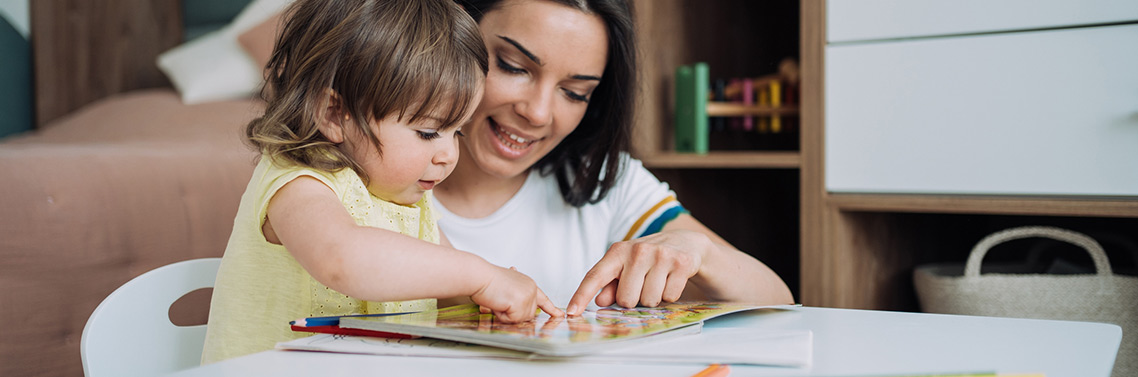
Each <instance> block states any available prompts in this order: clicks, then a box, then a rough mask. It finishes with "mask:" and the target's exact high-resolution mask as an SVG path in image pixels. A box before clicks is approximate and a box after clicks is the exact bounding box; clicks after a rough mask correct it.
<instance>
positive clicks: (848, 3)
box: [826, 0, 1138, 43]
mask: <svg viewBox="0 0 1138 377" xmlns="http://www.w3.org/2000/svg"><path fill="white" fill-rule="evenodd" d="M826 12H827V15H826V17H827V19H826V34H827V40H828V41H829V42H830V43H837V42H853V41H865V40H878V39H896V38H912V37H928V36H941V35H955V34H974V33H988V32H998V31H1012V30H1027V29H1041V28H1057V27H1067V26H1079V25H1094V24H1109V23H1119V22H1133V21H1138V1H1135V0H998V1H993V0H954V1H949V0H937V1H931V0H829V1H827V2H826Z"/></svg>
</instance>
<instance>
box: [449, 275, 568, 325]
mask: <svg viewBox="0 0 1138 377" xmlns="http://www.w3.org/2000/svg"><path fill="white" fill-rule="evenodd" d="M490 267H491V268H492V269H493V273H492V275H491V277H490V280H489V281H488V282H487V283H486V284H485V285H483V286H482V288H481V289H479V290H478V291H477V292H475V293H474V294H473V295H471V296H470V299H471V300H473V301H474V303H476V304H478V305H481V307H482V309H483V310H485V309H489V310H490V312H491V313H493V314H494V316H495V317H497V319H499V320H501V321H502V322H506V323H515V322H525V321H529V320H532V319H533V318H534V316H536V315H537V309H538V308H541V310H544V311H545V312H546V313H549V315H550V316H554V317H560V316H564V315H565V313H564V312H562V311H561V309H558V308H557V306H555V305H553V301H550V300H549V297H547V296H546V295H545V292H542V291H541V288H538V287H537V283H534V281H533V279H530V277H529V276H526V275H525V274H523V273H521V272H518V271H517V270H516V269H513V268H502V267H498V266H490Z"/></svg>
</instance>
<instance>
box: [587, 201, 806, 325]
mask: <svg viewBox="0 0 1138 377" xmlns="http://www.w3.org/2000/svg"><path fill="white" fill-rule="evenodd" d="M689 282H691V283H692V285H693V286H695V288H697V289H696V290H691V289H689V290H688V294H686V295H684V294H683V293H684V290H685V287H687V285H688V283H689ZM598 291H600V293H599V294H598V293H597V292H598ZM692 291H695V292H692ZM594 294H596V303H597V305H598V306H609V305H612V304H614V303H616V304H619V305H620V306H624V307H633V306H636V305H638V304H639V305H645V306H656V305H659V304H660V303H661V302H675V301H677V300H680V298H681V295H682V296H683V298H684V299H691V300H695V299H700V300H702V299H707V300H717V301H738V302H747V303H753V304H758V305H778V304H790V303H793V302H794V298H793V297H792V296H791V294H790V289H788V288H787V286H786V283H785V282H783V281H782V279H781V278H779V277H778V274H776V273H775V272H774V271H772V270H771V269H770V268H769V267H767V265H765V264H763V263H762V262H760V261H759V260H758V259H755V258H753V257H751V256H750V255H747V254H746V253H744V252H742V251H739V249H736V248H735V247H733V246H731V245H730V244H729V243H727V241H725V240H723V238H720V237H719V236H718V235H716V234H715V232H712V231H711V230H710V229H708V228H707V227H706V226H704V225H703V224H702V223H700V222H699V221H698V220H696V219H695V218H694V217H691V215H688V214H683V215H680V216H679V217H676V219H675V220H672V221H670V222H668V224H667V225H665V226H664V229H662V230H661V231H660V232H659V233H656V234H653V235H649V236H646V237H641V238H638V239H634V240H630V241H625V242H617V243H614V244H613V245H612V246H611V247H609V250H608V252H607V253H606V254H605V256H604V257H602V258H601V260H600V261H598V262H597V264H596V265H594V266H593V268H592V269H591V270H589V272H588V273H586V274H585V278H584V280H582V281H581V285H580V286H579V287H578V288H577V292H576V293H574V294H573V298H572V299H570V300H569V308H568V309H569V310H568V314H569V315H578V314H580V313H581V312H582V311H583V310H584V308H585V306H587V305H588V303H589V300H590V299H592V298H593V295H594Z"/></svg>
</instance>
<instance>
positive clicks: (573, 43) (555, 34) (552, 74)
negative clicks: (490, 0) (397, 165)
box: [460, 0, 608, 178]
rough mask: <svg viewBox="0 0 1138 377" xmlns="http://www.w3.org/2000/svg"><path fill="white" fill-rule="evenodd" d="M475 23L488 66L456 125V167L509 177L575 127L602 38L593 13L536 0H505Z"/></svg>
mask: <svg viewBox="0 0 1138 377" xmlns="http://www.w3.org/2000/svg"><path fill="white" fill-rule="evenodd" d="M479 28H480V29H481V30H482V36H483V39H484V40H485V41H486V48H487V51H488V52H489V54H490V56H489V57H490V72H489V73H488V74H487V76H486V91H485V94H484V95H483V97H482V102H481V103H480V104H479V106H478V108H477V110H475V113H474V116H473V117H472V118H471V121H470V123H469V124H467V125H466V126H464V127H463V133H465V134H466V135H467V136H466V137H465V138H463V140H462V159H461V160H460V168H461V165H465V164H469V163H473V164H475V165H477V166H478V167H479V168H480V169H481V170H482V171H484V172H486V173H488V174H490V175H493V176H496V177H502V178H511V177H515V176H518V175H520V174H522V173H524V172H525V171H527V170H528V169H529V168H530V167H531V166H533V165H534V164H535V163H537V161H538V160H540V159H541V158H542V157H544V156H545V155H546V154H547V153H549V152H550V151H552V150H553V148H554V147H556V146H557V144H558V143H560V142H561V141H562V140H564V139H565V137H566V136H568V135H569V133H571V132H573V130H574V129H576V128H577V125H578V123H580V121H581V118H582V117H583V116H584V115H585V108H586V107H587V106H588V101H589V99H590V98H591V97H592V93H593V89H595V88H596V87H597V85H598V84H599V83H600V79H601V75H602V73H603V72H604V69H605V63H606V59H607V56H608V36H607V33H606V31H605V26H604V23H603V21H602V20H601V19H600V18H599V17H597V16H595V15H589V14H585V13H583V12H581V11H579V10H576V9H573V8H569V7H566V6H563V5H560V4H556V3H553V2H550V1H538V0H507V1H504V2H503V3H502V4H501V5H500V6H499V7H498V8H496V9H494V10H493V11H490V12H488V13H486V15H484V16H483V18H482V21H481V22H480V24H479Z"/></svg>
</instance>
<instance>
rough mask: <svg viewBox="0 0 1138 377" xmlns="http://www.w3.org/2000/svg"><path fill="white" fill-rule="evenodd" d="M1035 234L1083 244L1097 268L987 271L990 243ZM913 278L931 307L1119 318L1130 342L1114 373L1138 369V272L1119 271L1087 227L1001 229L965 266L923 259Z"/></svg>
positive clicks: (1118, 376) (1126, 375)
mask: <svg viewBox="0 0 1138 377" xmlns="http://www.w3.org/2000/svg"><path fill="white" fill-rule="evenodd" d="M1029 237H1045V238H1052V239H1056V240H1060V241H1066V242H1069V243H1071V244H1074V245H1076V246H1080V247H1082V248H1083V249H1085V250H1086V251H1087V252H1088V253H1090V255H1091V259H1092V260H1093V261H1094V265H1095V270H1096V271H1097V273H1096V274H1063V275H1060V274H1028V273H1024V272H1027V271H1028V269H1027V267H1028V266H1026V265H990V266H986V267H985V273H984V274H983V275H981V274H980V262H981V261H983V259H984V255H985V254H987V253H988V250H989V249H991V248H992V247H993V246H996V245H998V244H1000V243H1003V242H1006V241H1011V240H1016V239H1021V238H1029ZM962 272H963V274H962ZM913 283H914V285H916V289H917V297H918V298H919V299H920V304H921V310H923V311H925V312H930V313H945V314H965V315H982V316H997V317H1016V318H1037V319H1059V320H1073V321H1088V322H1106V323H1113V324H1116V325H1119V326H1121V327H1122V344H1121V345H1120V346H1119V349H1118V356H1117V358H1116V361H1115V363H1114V372H1113V374H1112V375H1113V376H1114V377H1130V376H1138V277H1134V276H1124V275H1115V274H1114V273H1113V272H1112V271H1111V268H1110V263H1109V261H1108V260H1107V257H1106V253H1105V252H1104V251H1103V249H1102V246H1100V245H1099V244H1098V242H1096V241H1095V240H1094V239H1092V238H1090V237H1087V236H1086V235H1084V234H1082V233H1077V232H1073V231H1069V230H1065V229H1059V228H1053V227H1040V226H1029V227H1020V228H1012V229H1007V230H1004V231H1000V232H996V233H993V234H991V235H989V236H987V237H985V238H984V239H983V240H980V242H979V243H977V244H976V246H975V247H973V248H972V253H971V254H970V255H969V256H968V261H967V262H966V263H965V265H964V266H961V265H960V264H931V265H924V266H919V267H917V269H916V270H915V271H914V272H913Z"/></svg>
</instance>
